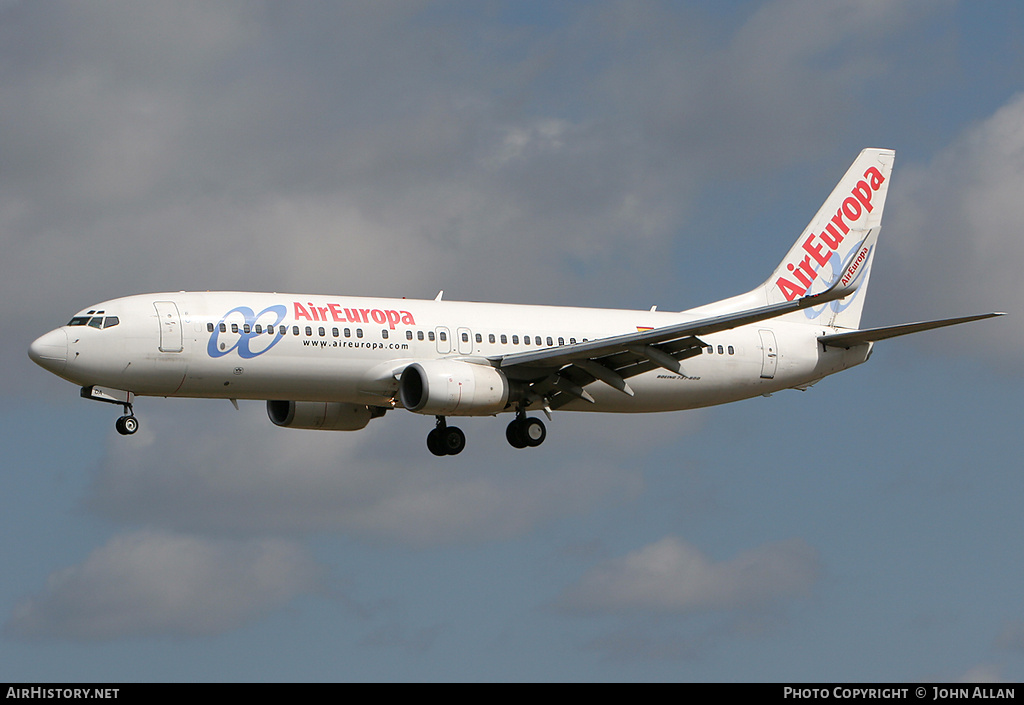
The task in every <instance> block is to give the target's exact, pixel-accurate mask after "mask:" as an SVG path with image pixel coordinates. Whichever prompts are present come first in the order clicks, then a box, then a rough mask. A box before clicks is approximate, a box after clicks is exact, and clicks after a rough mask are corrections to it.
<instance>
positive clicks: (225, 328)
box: [220, 323, 228, 333]
mask: <svg viewBox="0 0 1024 705" xmlns="http://www.w3.org/2000/svg"><path fill="white" fill-rule="evenodd" d="M220 332H221V333H227V332H228V326H227V324H226V323H221V324H220Z"/></svg>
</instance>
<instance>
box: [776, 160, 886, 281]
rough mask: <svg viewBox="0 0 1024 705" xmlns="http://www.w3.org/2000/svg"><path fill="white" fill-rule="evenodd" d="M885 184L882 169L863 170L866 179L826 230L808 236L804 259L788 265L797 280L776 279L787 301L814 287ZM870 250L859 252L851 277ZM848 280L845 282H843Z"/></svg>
mask: <svg viewBox="0 0 1024 705" xmlns="http://www.w3.org/2000/svg"><path fill="white" fill-rule="evenodd" d="M883 183H885V177H884V176H882V172H880V171H879V170H878V169H877V168H876V167H869V168H868V170H867V171H865V172H864V178H863V179H861V180H860V181H858V182H857V184H856V185H855V186H854V187H853V190H852V191H850V195H849V196H847V197H846V199H845V200H844V201H843V203H842V205H841V206H840V207H839V208H838V209H837V210H836V214H835V215H834V216H832V219H831V220H830V221H829V223H828V225H826V226H825V229H824V230H822V231H821V232H820V233H818V234H815V233H813V232H812V233H811V234H810V235H808V236H807V239H806V240H804V243H803V245H802V249H803V250H804V253H805V254H804V256H803V259H801V260H800V261H799V262H796V263H792V262H791V263H788V264H787V265H786V269H788V270H789V271H790V273H791V274H792V275H793V279H796V281H793V280H791V279H789V278H787V277H784V276H782V277H779V278H778V279H777V280H776V282H775V285H776V286H777V287H779V290H780V291H781V292H782V295H783V296H785V297H786V300H787V301H792V300H793V299H795V298H798V297H800V296H803V295H804V294H806V293H807V290H808V289H810V288H811V283H812V282H813V281H814V280H815V279H817V278H818V272H819V270H820V269H821V268H822V267H824V266H825V265H826V264H828V262H829V261H830V260H831V259H832V257H833V255H834V254H836V253H837V251H838V250H839V246H840V245H841V244H842V242H843V239H844V238H845V237H846V235H848V234H849V232H850V226H851V225H853V224H854V223H856V222H857V221H858V220H860V218H861V216H862V215H864V214H865V213H870V212H871V211H872V210H874V206H873V205H872V204H871V199H872V197H873V196H874V194H875V193H876V192H877V191H878V189H879V188H881V186H882V184H883ZM826 248H828V249H827V250H826ZM867 250H868V248H864V249H863V250H862V251H861V252H860V253H859V255H858V256H857V257H858V260H859V262H858V263H856V264H855V265H854V267H853V268H852V269H851V271H850V272H849V273H848V276H849V277H852V276H853V274H854V272H856V271H857V269H859V268H860V264H861V263H862V262H863V260H864V259H865V258H866V257H867ZM847 283H848V282H845V281H844V282H843V284H847Z"/></svg>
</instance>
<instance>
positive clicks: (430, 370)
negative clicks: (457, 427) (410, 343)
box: [398, 360, 509, 416]
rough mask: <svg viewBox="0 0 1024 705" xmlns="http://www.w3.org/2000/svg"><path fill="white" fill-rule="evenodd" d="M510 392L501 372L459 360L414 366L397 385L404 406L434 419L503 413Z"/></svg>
mask: <svg viewBox="0 0 1024 705" xmlns="http://www.w3.org/2000/svg"><path fill="white" fill-rule="evenodd" d="M508 392H509V384H508V379H507V378H506V377H505V375H503V374H502V373H501V372H499V371H498V370H496V369H494V368H493V367H487V366H485V365H474V364H472V363H469V362H459V361H457V360H428V361H426V362H414V363H413V364H411V365H409V366H408V367H406V368H405V370H403V371H402V377H401V379H400V380H399V382H398V398H399V400H400V401H401V402H402V406H404V407H405V408H406V409H408V410H409V411H415V412H416V413H418V414H430V415H433V416H491V415H493V414H497V413H498V412H500V411H502V410H504V408H505V406H506V405H507V404H508Z"/></svg>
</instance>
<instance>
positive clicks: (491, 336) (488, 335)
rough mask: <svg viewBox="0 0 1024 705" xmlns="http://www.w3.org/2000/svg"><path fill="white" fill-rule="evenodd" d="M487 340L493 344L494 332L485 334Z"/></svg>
mask: <svg viewBox="0 0 1024 705" xmlns="http://www.w3.org/2000/svg"><path fill="white" fill-rule="evenodd" d="M487 342H488V343H490V344H491V345H494V333H488V334H487Z"/></svg>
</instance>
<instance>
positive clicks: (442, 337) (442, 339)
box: [438, 331, 448, 342]
mask: <svg viewBox="0 0 1024 705" xmlns="http://www.w3.org/2000/svg"><path fill="white" fill-rule="evenodd" d="M438 335H439V336H440V338H441V342H444V341H446V340H448V334H447V333H445V332H444V331H441V332H440V333H438Z"/></svg>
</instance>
